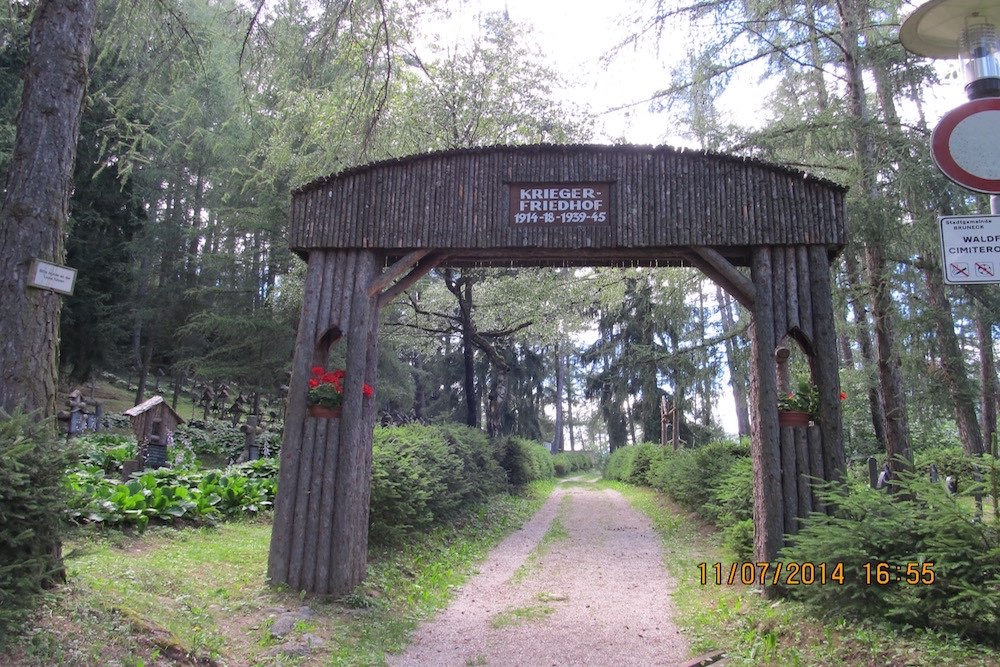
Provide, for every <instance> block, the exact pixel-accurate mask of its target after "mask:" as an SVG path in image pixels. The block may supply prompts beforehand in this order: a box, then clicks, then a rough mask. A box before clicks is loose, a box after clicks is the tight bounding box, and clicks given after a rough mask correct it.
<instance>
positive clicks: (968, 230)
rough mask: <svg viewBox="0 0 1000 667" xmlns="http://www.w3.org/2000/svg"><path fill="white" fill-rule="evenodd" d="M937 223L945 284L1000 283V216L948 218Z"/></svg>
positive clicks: (944, 217) (952, 216)
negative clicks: (939, 224) (939, 232)
mask: <svg viewBox="0 0 1000 667" xmlns="http://www.w3.org/2000/svg"><path fill="white" fill-rule="evenodd" d="M938 220H939V222H940V223H941V257H942V262H943V267H942V269H943V271H944V281H945V282H946V283H948V284H950V285H960V284H970V283H972V284H974V283H1000V215H991V216H982V215H949V216H942V217H941V218H939V219H938Z"/></svg>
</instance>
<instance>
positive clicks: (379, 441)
mask: <svg viewBox="0 0 1000 667" xmlns="http://www.w3.org/2000/svg"><path fill="white" fill-rule="evenodd" d="M505 487H506V479H505V475H504V471H503V470H502V469H501V468H500V466H499V464H498V463H497V461H496V459H495V458H494V456H493V451H492V448H491V446H490V443H489V440H488V439H487V438H486V436H485V435H484V434H483V433H482V432H481V431H479V430H478V429H474V428H469V427H467V426H460V425H455V424H448V425H442V426H423V425H420V424H410V425H407V426H397V427H391V428H377V429H375V437H374V441H373V446H372V491H371V514H370V517H369V531H370V534H371V537H372V539H373V540H375V541H386V540H391V539H394V538H399V537H400V536H402V535H403V534H404V533H405V532H406V531H408V530H412V529H414V528H422V527H424V526H427V525H430V524H431V523H434V522H436V521H442V520H446V519H449V518H451V517H453V516H455V515H456V514H457V513H458V512H459V511H460V510H462V509H463V508H464V507H466V506H468V505H469V504H471V503H474V502H476V501H478V500H481V499H483V498H485V497H487V496H489V495H492V494H495V493H498V492H499V491H501V490H503V489H504V488H505Z"/></svg>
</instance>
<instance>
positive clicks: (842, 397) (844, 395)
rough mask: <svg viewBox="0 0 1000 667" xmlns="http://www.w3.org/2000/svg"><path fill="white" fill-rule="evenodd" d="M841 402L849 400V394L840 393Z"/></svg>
mask: <svg viewBox="0 0 1000 667" xmlns="http://www.w3.org/2000/svg"><path fill="white" fill-rule="evenodd" d="M840 400H842V401H844V400H847V392H846V391H842V392H840Z"/></svg>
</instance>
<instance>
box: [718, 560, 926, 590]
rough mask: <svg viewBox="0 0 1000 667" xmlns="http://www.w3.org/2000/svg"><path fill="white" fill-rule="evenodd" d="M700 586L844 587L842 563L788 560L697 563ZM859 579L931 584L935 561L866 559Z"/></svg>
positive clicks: (869, 583)
mask: <svg viewBox="0 0 1000 667" xmlns="http://www.w3.org/2000/svg"><path fill="white" fill-rule="evenodd" d="M698 574H699V577H700V580H701V585H702V586H705V585H708V584H715V585H717V586H721V585H723V584H727V585H729V586H732V585H734V584H743V585H745V586H753V585H759V586H765V585H771V586H778V585H784V586H815V585H826V584H834V585H838V586H843V585H844V583H845V581H846V579H845V574H844V564H843V563H839V562H834V563H811V562H808V561H805V562H801V563H799V562H796V561H787V562H781V561H776V562H773V563H772V562H768V561H759V562H749V561H748V562H735V563H729V564H728V565H726V564H723V563H719V562H716V563H698ZM861 579H862V580H863V581H864V583H865V585H866V586H887V585H889V584H904V585H910V586H930V585H931V584H933V583H934V582H935V581H936V580H937V576H936V575H935V573H934V563H932V562H930V561H924V562H915V561H911V562H906V563H887V562H883V561H869V562H867V563H863V564H862V565H861Z"/></svg>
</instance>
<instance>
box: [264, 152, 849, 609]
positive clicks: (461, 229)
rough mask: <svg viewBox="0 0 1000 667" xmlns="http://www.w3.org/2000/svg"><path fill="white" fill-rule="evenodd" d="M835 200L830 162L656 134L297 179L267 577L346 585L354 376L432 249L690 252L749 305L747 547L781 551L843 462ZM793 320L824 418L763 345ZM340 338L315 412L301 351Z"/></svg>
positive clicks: (356, 485) (772, 553) (553, 256)
mask: <svg viewBox="0 0 1000 667" xmlns="http://www.w3.org/2000/svg"><path fill="white" fill-rule="evenodd" d="M593 184H598V185H597V186H594V187H592V186H593ZM519 188H520V189H519ZM524 188H528V189H529V190H531V191H535V192H537V193H538V194H539V196H540V197H541V198H542V199H543V200H544V201H550V202H557V203H558V201H562V200H564V199H565V200H566V201H572V199H573V196H574V193H576V195H577V197H578V198H579V197H581V196H586V194H587V191H588V190H589V193H590V195H592V196H593V197H594V201H592V202H591V203H590V204H589V206H590V207H591V210H593V209H595V208H596V209H598V210H603V211H605V212H607V215H606V216H593V218H592V220H591V221H589V222H585V223H583V224H580V223H579V220H578V216H575V217H573V216H569V217H568V218H566V219H569V220H573V221H574V223H575V224H568V223H567V224H563V223H559V224H556V222H555V220H553V221H552V222H545V221H544V220H539V219H529V218H526V217H525V216H522V217H521V218H517V217H516V213H517V212H523V211H524V210H525V209H526V208H530V207H528V206H527V205H524V204H519V203H518V202H519V197H523V196H524ZM547 194H551V195H552V196H551V197H549V198H548V199H546V198H545V197H544V196H543V195H547ZM562 194H566V197H565V198H563V197H562ZM530 196H531V195H530V194H529V197H530ZM597 197H602V199H601V200H600V204H598V203H596V201H597V200H596V198H597ZM559 206H562V204H559V205H558V206H557V205H556V204H551V205H550V204H540V205H538V206H537V210H539V211H543V212H545V211H551V210H558V209H559ZM565 206H566V207H575V208H574V210H582V209H584V208H585V207H586V206H587V205H585V204H583V203H580V204H566V205H565ZM546 207H547V208H546ZM843 212H844V189H843V188H841V187H840V186H838V185H836V184H833V183H830V182H828V181H824V180H822V179H818V178H814V177H811V176H808V175H806V174H803V173H801V172H798V171H795V170H791V169H787V168H784V167H780V166H777V165H771V164H766V163H763V162H759V161H755V160H748V159H743V158H736V157H731V156H726V155H719V154H712V153H705V152H700V151H683V150H677V149H672V148H667V147H658V148H650V147H633V146H521V147H509V146H507V147H495V148H486V149H472V150H463V151H451V152H444V153H433V154H429V155H419V156H414V157H411V158H406V159H403V160H394V161H389V162H383V163H378V164H375V165H370V166H367V167H361V168H357V169H352V170H350V171H347V172H343V173H341V174H336V175H333V176H331V177H328V178H326V179H322V180H319V181H316V182H314V183H312V184H309V185H307V186H305V187H303V188H302V189H300V190H298V191H296V192H295V193H294V196H293V211H292V223H291V230H290V239H291V241H290V245H291V247H292V249H293V250H294V251H296V252H297V253H299V254H300V256H303V257H305V258H307V259H308V271H307V276H306V283H305V296H304V301H303V308H302V314H301V317H300V321H299V329H298V335H297V339H296V347H295V359H294V362H293V370H292V378H291V383H290V386H289V401H288V407H287V411H286V416H285V430H284V434H283V439H282V447H281V468H280V474H279V475H280V476H279V482H278V497H277V499H276V503H275V518H274V528H273V531H272V537H271V548H270V555H269V559H268V577H269V578H270V580H271V582H272V583H283V584H287V585H288V586H289V587H290V588H292V589H294V590H300V591H307V592H309V593H315V594H333V595H343V594H346V593H349V592H350V591H351V590H352V589H353V588H354V587H355V586H356V585H357V584H359V583H360V582H361V581H362V580H363V579H364V576H365V564H366V558H367V547H368V507H369V495H370V476H371V445H372V432H373V428H374V423H375V417H376V415H375V405H374V401H372V400H371V399H368V398H365V397H364V396H363V393H362V387H363V384H364V383H368V384H371V385H372V386H376V387H377V383H376V362H377V359H378V311H379V308H380V307H381V306H382V305H384V304H385V303H388V301H390V300H391V299H392V298H394V297H395V296H397V295H398V294H400V293H401V292H403V291H404V290H405V289H407V288H408V287H409V286H411V285H412V284H413V283H415V282H416V281H417V280H418V279H419V278H420V277H422V276H423V275H425V274H426V273H427V272H428V271H430V270H431V269H432V268H434V267H436V266H441V265H447V266H470V265H473V266H548V265H555V266H588V265H589V266H623V265H630V266H670V265H684V266H694V267H696V268H698V269H700V270H701V271H702V272H704V273H705V274H706V275H707V276H708V277H710V278H711V279H712V280H714V281H715V282H717V283H718V284H719V285H721V286H722V287H723V288H724V289H725V290H726V291H728V292H729V293H730V294H732V295H733V297H734V298H736V299H737V300H738V301H739V302H740V303H741V304H743V305H744V306H745V307H746V308H747V309H749V310H750V312H751V313H752V314H753V324H752V326H751V328H750V331H751V346H752V353H751V386H750V399H751V418H752V443H753V444H752V456H753V464H754V465H753V468H754V499H753V501H754V525H755V538H754V555H755V558H756V559H757V560H758V561H770V560H773V559H774V558H775V557H776V556H777V555H778V552H779V550H780V548H781V546H782V545H783V543H784V539H785V535H786V534H787V533H790V532H794V530H795V529H796V526H797V522H798V520H799V519H800V518H801V517H804V516H805V515H806V514H807V513H808V512H809V511H810V510H821V509H822V507H821V506H818V505H817V504H816V503H815V502H813V501H812V500H811V498H812V489H813V485H814V484H815V483H818V482H820V481H824V480H834V479H838V478H839V477H840V476H841V475H842V473H843V470H844V465H845V462H844V450H843V433H842V425H841V408H840V400H839V394H840V380H839V373H838V350H837V345H836V332H835V326H834V314H833V299H832V291H831V278H830V262H831V260H832V258H833V257H834V256H835V255H836V253H837V252H839V250H840V249H841V248H842V247H843V245H844V244H845V242H846V231H845V224H844V217H843ZM598 218H601V219H598ZM747 269H749V271H747ZM790 334H791V335H792V337H794V338H796V339H797V340H799V341H801V342H803V343H805V344H806V346H807V347H808V350H809V352H810V353H811V355H810V363H811V372H812V376H813V379H814V381H815V384H816V386H817V388H818V390H819V396H820V407H819V415H818V419H817V420H816V424H817V425H816V426H811V427H780V426H779V424H778V414H777V379H776V365H775V357H774V354H775V348H776V347H777V345H778V343H779V342H780V341H782V340H783V339H785V338H786V336H789V335H790ZM338 341H339V342H338ZM335 343H337V344H341V345H346V347H347V350H346V351H347V354H346V358H347V366H346V369H345V370H346V372H347V378H346V386H345V402H344V406H343V414H342V417H341V418H340V419H316V418H311V417H309V416H308V415H307V412H306V402H305V396H306V387H307V382H308V378H309V373H310V368H311V367H312V366H313V365H316V364H317V363H322V362H325V359H326V354H327V352H328V351H329V349H330V346H331V345H333V344H335ZM806 497H809V498H810V500H809V502H806V501H805V500H804V499H805V498H806Z"/></svg>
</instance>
